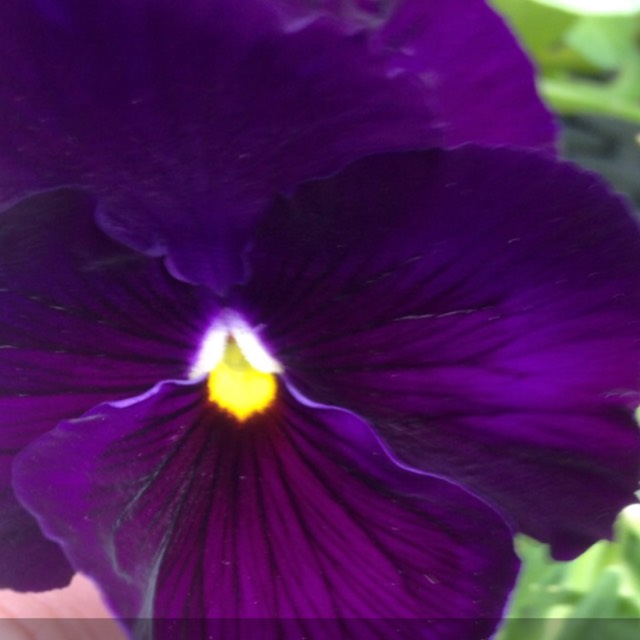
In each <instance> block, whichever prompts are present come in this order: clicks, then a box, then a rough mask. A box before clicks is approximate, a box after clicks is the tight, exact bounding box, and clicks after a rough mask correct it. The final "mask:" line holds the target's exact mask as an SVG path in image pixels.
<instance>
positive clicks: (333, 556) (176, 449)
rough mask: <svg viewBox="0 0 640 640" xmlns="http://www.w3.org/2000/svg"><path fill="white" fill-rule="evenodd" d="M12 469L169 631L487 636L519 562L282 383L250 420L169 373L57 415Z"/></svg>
mask: <svg viewBox="0 0 640 640" xmlns="http://www.w3.org/2000/svg"><path fill="white" fill-rule="evenodd" d="M14 480H15V483H16V487H17V490H18V492H19V495H20V497H21V500H23V501H24V503H25V504H27V505H28V507H29V508H30V509H31V510H33V511H34V512H35V513H36V514H37V516H38V519H39V521H40V523H41V525H42V526H43V528H44V530H45V531H47V533H48V534H49V535H50V536H51V537H52V538H53V539H56V540H58V541H59V542H60V543H61V544H62V545H64V547H65V549H66V551H67V553H68V554H69V556H70V558H72V560H73V562H74V565H75V566H77V567H78V568H79V569H80V570H82V571H84V572H86V573H88V574H89V575H91V576H92V577H94V578H95V579H96V580H97V581H98V582H99V584H100V585H101V586H102V588H103V589H104V591H105V593H106V594H107V597H108V598H109V600H110V602H111V604H112V606H113V607H114V609H115V611H116V612H117V613H118V614H119V615H121V616H122V617H124V618H143V619H144V618H149V617H151V616H152V615H153V616H154V617H156V618H159V622H158V623H157V626H156V636H154V637H156V638H158V639H159V640H161V639H163V638H176V637H183V636H182V635H180V633H182V634H185V633H187V630H189V629H190V630H191V633H190V635H189V637H194V636H195V637H210V635H211V634H213V635H216V632H215V631H216V630H218V632H219V631H220V629H221V628H222V627H223V626H224V625H227V632H226V633H225V638H246V637H249V636H248V635H247V633H249V630H250V629H251V628H252V627H251V625H254V626H253V629H254V630H255V629H260V631H261V633H263V634H264V635H260V636H259V637H261V638H276V637H277V638H294V637H295V638H299V637H300V634H301V633H303V635H305V636H306V637H308V638H326V637H331V638H351V637H353V635H350V629H351V630H353V629H355V628H359V629H360V631H359V633H358V635H357V637H359V638H367V639H368V638H371V640H373V639H374V638H377V639H380V638H388V637H391V635H390V634H391V631H392V630H393V629H394V625H396V624H397V625H400V627H402V625H403V624H404V625H406V626H407V628H409V627H411V629H412V630H413V634H412V635H411V637H416V638H438V640H446V639H448V638H451V639H452V640H453V639H454V638H455V640H459V639H460V638H482V637H487V635H488V634H489V633H490V632H491V630H492V629H493V627H494V625H495V621H496V619H497V618H498V617H499V616H500V614H501V611H502V607H503V606H504V602H505V599H506V596H507V595H508V593H509V590H510V588H511V586H512V582H513V579H514V575H515V571H516V565H517V561H516V558H515V556H514V554H513V551H512V546H511V538H510V533H509V531H508V529H507V528H506V527H505V526H504V523H503V522H502V521H501V520H500V519H499V518H498V516H497V515H496V513H495V512H494V511H493V510H492V509H490V508H489V507H487V506H486V505H484V503H482V502H480V501H478V500H477V499H476V498H474V497H472V496H471V495H470V494H468V493H466V492H465V491H463V490H462V489H460V488H459V487H456V486H455V485H453V484H450V483H448V482H445V481H443V480H440V479H438V478H434V477H431V476H427V475H424V474H421V473H418V472H414V471H411V470H409V469H407V468H403V467H401V466H399V465H398V464H396V463H395V462H394V461H392V460H391V458H390V457H389V456H388V454H387V453H386V451H385V450H384V449H383V448H382V447H381V445H380V443H379V441H378V440H377V438H376V437H375V436H374V434H373V432H372V430H371V429H370V427H369V426H368V425H367V424H366V423H364V422H363V421H361V420H360V419H358V418H356V417H355V416H353V415H352V414H350V413H347V412H345V411H341V410H338V409H333V408H329V407H322V406H318V405H311V404H310V403H308V402H306V401H305V400H304V398H302V397H300V396H297V395H296V394H295V393H294V394H292V392H290V391H288V390H287V389H286V388H285V387H284V386H281V387H280V390H279V396H278V399H277V402H276V404H275V405H274V406H273V407H271V408H270V409H269V410H268V411H267V412H266V413H264V414H262V415H260V414H258V415H256V416H254V417H253V418H251V419H249V420H248V421H247V422H246V423H244V424H243V425H241V426H240V425H238V423H237V422H235V421H234V420H233V419H232V418H231V417H228V416H227V414H225V413H222V412H220V411H219V410H217V409H216V408H215V406H214V405H211V404H208V403H207V400H206V397H205V390H204V389H203V388H202V386H201V385H197V386H193V385H177V384H174V383H163V384H161V385H159V387H158V388H157V389H156V391H155V393H154V394H151V395H147V396H146V397H145V398H143V399H141V400H140V401H139V402H137V403H128V405H127V406H122V405H120V406H119V405H117V404H115V405H114V404H105V405H102V406H100V407H98V408H96V409H94V410H93V411H91V412H90V413H88V414H87V415H86V416H85V417H83V418H81V419H79V420H74V421H70V422H67V423H63V424H61V425H59V427H58V428H56V430H55V431H53V432H51V433H49V434H47V435H45V436H43V437H42V438H41V439H40V440H38V441H36V442H34V443H33V444H32V445H31V446H30V447H29V448H28V449H27V450H25V451H24V452H23V454H22V455H21V456H20V458H19V460H18V461H17V463H16V468H15V478H14ZM61 494H62V495H65V496H67V499H65V500H58V499H56V496H59V495H61ZM167 618H168V619H171V620H173V624H168V623H166V622H163V619H167ZM247 618H248V619H250V620H245V621H244V622H243V619H247ZM274 619H275V620H274ZM282 619H286V620H287V621H286V622H285V621H283V620H282ZM320 619H328V620H325V623H324V624H323V623H322V621H321V620H320ZM335 619H344V620H342V621H340V620H335ZM332 620H333V622H332ZM142 624H144V620H143V621H142ZM255 625H257V627H256V626H255ZM350 625H351V627H350ZM327 633H328V636H327ZM360 633H361V634H360ZM199 634H201V636H200V635H199ZM243 634H244V635H243ZM184 637H186V636H184ZM251 637H257V636H254V635H252V636H251ZM407 637H408V636H407Z"/></svg>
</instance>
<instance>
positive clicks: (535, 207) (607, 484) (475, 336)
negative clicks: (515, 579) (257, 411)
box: [234, 147, 640, 558]
mask: <svg viewBox="0 0 640 640" xmlns="http://www.w3.org/2000/svg"><path fill="white" fill-rule="evenodd" d="M251 264H252V268H253V270H254V277H253V279H252V281H251V282H250V284H249V285H248V286H247V287H246V288H245V289H239V290H238V292H237V300H236V302H235V303H234V304H235V306H236V307H238V308H239V309H243V310H244V313H245V315H247V317H249V318H250V319H251V322H252V323H253V324H254V325H256V326H257V325H261V326H263V327H264V333H263V335H264V337H265V339H266V340H267V341H268V342H269V344H270V346H271V349H272V353H274V354H275V356H276V357H277V358H278V360H279V361H280V362H281V363H282V364H283V366H284V368H285V371H286V372H287V376H288V377H289V379H290V380H291V381H293V383H294V384H295V385H296V386H297V387H298V388H300V389H301V390H302V391H303V392H304V393H305V394H306V395H308V396H309V397H311V398H313V399H315V400H317V401H319V402H323V403H326V404H331V405H334V406H341V407H345V408H347V409H349V410H351V411H354V412H355V413H357V414H359V415H362V416H364V417H365V418H366V419H367V420H369V421H371V422H372V423H373V424H374V426H375V428H376V429H377V430H378V433H379V434H380V435H381V436H382V437H383V439H384V440H385V442H386V443H387V444H389V445H390V446H391V447H392V449H393V451H394V452H395V454H396V455H398V456H399V457H400V458H401V459H402V460H404V461H406V462H408V463H409V464H411V465H412V466H414V467H418V468H420V469H424V470H427V471H429V472H434V473H438V474H441V475H444V476H445V477H449V478H453V479H454V480H455V481H457V482H460V483H463V484H464V485H466V486H468V487H472V488H473V491H474V492H476V491H477V492H478V493H479V494H480V495H482V496H484V497H485V498H486V499H488V500H490V501H491V502H492V503H493V504H494V505H496V506H498V507H499V508H501V509H502V510H503V512H504V513H505V514H506V515H507V516H508V517H509V518H510V519H511V520H512V522H513V523H514V524H515V525H516V526H517V527H518V528H519V529H521V530H523V531H524V532H525V533H527V534H529V535H532V536H535V537H537V538H539V539H541V540H544V541H547V542H550V543H551V544H552V545H553V546H554V549H555V553H556V554H558V556H559V557H563V558H564V557H569V556H572V555H574V554H576V553H578V552H579V551H580V550H582V549H584V548H585V547H586V546H587V545H589V544H590V543H592V542H593V541H595V540H596V539H598V538H600V537H603V536H606V535H607V534H608V533H609V532H610V527H611V524H612V522H613V519H614V517H615V514H616V513H617V511H619V509H621V508H622V507H623V506H624V505H626V504H628V503H629V502H631V501H633V500H634V498H633V492H634V491H635V490H636V489H637V486H638V475H639V460H640V432H639V430H638V427H637V425H636V423H635V421H634V418H633V409H634V408H635V406H637V405H638V404H639V388H638V385H639V379H640V376H639V372H640V371H639V370H640V234H639V233H638V228H637V224H636V222H635V221H634V220H633V219H632V216H631V215H630V213H629V211H628V210H627V209H626V208H625V206H624V205H623V204H622V203H621V202H620V200H619V199H618V198H616V197H614V196H612V195H611V194H610V192H609V191H608V190H607V188H606V187H604V186H603V184H602V183H601V181H600V180H598V179H596V178H594V177H593V176H591V175H590V174H585V173H583V172H581V171H578V170H577V169H574V168H572V167H571V166H570V165H567V164H564V163H556V162H555V161H552V160H549V159H547V158H544V157H541V156H539V155H537V154H533V153H528V152H518V151H515V150H507V149H494V150H489V149H482V148H474V147H468V148H461V149H458V150H454V151H450V152H435V151H434V152H432V153H415V154H406V155H403V154H398V155H390V156H385V157H377V158H370V159H367V160H363V161H361V162H359V163H356V164H355V165H354V166H352V167H351V168H349V169H348V170H347V171H345V172H344V173H343V174H341V175H339V176H337V177H335V178H333V179H329V180H326V181H321V182H317V183H313V184H309V185H307V186H305V187H302V188H301V189H300V190H299V191H298V193H297V194H296V196H295V197H293V198H292V199H291V200H289V201H285V200H282V201H281V202H280V203H279V204H277V205H276V206H275V207H274V209H273V210H272V212H271V214H270V217H269V219H268V220H266V221H265V224H264V226H263V227H262V230H261V232H260V233H259V237H258V239H257V241H256V244H255V247H254V251H253V254H252V256H251Z"/></svg>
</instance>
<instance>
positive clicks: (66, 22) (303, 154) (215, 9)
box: [0, 0, 441, 291]
mask: <svg viewBox="0 0 640 640" xmlns="http://www.w3.org/2000/svg"><path fill="white" fill-rule="evenodd" d="M0 68H2V73H0V118H1V119H2V121H3V122H4V123H5V125H4V126H3V127H2V129H1V130H0V201H6V200H7V199H11V198H14V197H18V196H20V195H23V194H24V193H25V191H33V190H35V189H43V188H52V187H59V186H61V185H67V184H73V185H78V186H82V187H85V188H87V189H88V190H90V191H91V192H92V193H93V194H94V195H95V196H96V197H97V198H99V200H100V203H101V209H100V211H101V214H100V215H101V220H102V224H103V226H104V228H105V229H107V230H108V231H109V233H110V234H112V235H113V236H114V237H115V238H117V239H119V240H121V241H122V242H124V243H125V244H128V245H129V246H131V247H134V248H136V249H139V250H142V251H145V252H147V253H148V254H151V255H166V256H167V257H168V261H169V265H170V267H171V269H172V270H173V272H174V273H175V274H177V275H179V276H180V277H181V278H183V279H185V280H189V281H192V282H197V283H204V282H206V283H207V284H209V285H210V286H212V287H213V288H215V289H217V290H219V291H223V290H225V289H226V288H227V287H228V286H229V285H230V284H231V283H233V282H236V281H238V280H242V278H243V273H244V272H243V262H242V254H243V250H244V248H245V245H246V243H247V241H248V239H249V235H250V231H251V229H252V223H253V222H254V220H255V219H256V217H257V216H258V215H259V214H260V213H261V212H262V210H263V207H264V205H265V202H266V201H268V200H269V199H270V198H271V196H272V194H274V193H276V192H280V191H286V190H288V189H290V188H291V187H292V186H294V185H295V184H297V183H298V182H300V181H301V180H303V179H311V178H313V177H319V176H321V175H327V174H328V173H330V172H333V171H336V170H337V169H339V168H340V167H341V166H343V165H344V164H345V163H347V162H349V161H351V160H353V159H355V158H359V157H362V156H364V155H367V154H369V153H372V152H377V151H388V150H394V149H405V148H415V147H416V146H424V145H430V144H433V143H435V142H438V141H439V140H440V139H441V136H440V133H439V132H438V129H439V124H438V123H437V122H435V120H434V118H433V117H432V115H431V111H430V107H429V105H428V101H429V100H430V98H429V96H428V94H427V92H426V91H425V89H424V87H422V86H420V85H419V84H418V83H416V82H415V80H414V79H413V78H412V77H411V74H396V77H394V78H391V77H389V75H388V71H387V67H386V63H385V61H384V60H383V59H382V56H381V55H378V54H376V53H375V52H373V51H371V50H369V48H368V46H367V44H366V42H365V41H364V40H363V38H362V37H360V36H358V35H357V34H354V35H346V34H344V33H340V32H339V31H338V30H337V29H335V28H333V27H332V26H331V25H329V24H311V25H308V26H307V27H306V28H304V29H302V30H293V31H291V30H289V31H287V30H285V29H284V28H283V26H282V25H280V24H278V22H277V21H276V19H275V16H274V15H273V14H272V12H271V10H270V9H269V8H268V7H266V6H263V5H261V4H260V2H258V1H257V0H211V1H207V2H201V1H200V0H185V1H184V2H180V3H177V2H174V1H172V0H136V1H135V2H131V1H129V0H92V2H86V1H85V0H55V1H54V0H48V1H46V2H44V1H42V0H6V1H4V2H2V3H0Z"/></svg>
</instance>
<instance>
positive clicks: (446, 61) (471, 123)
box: [265, 0, 556, 150]
mask: <svg viewBox="0 0 640 640" xmlns="http://www.w3.org/2000/svg"><path fill="white" fill-rule="evenodd" d="M265 1H266V2H267V3H271V4H273V2H272V0H265ZM275 4H276V5H278V6H279V7H280V8H281V10H282V11H283V17H284V19H285V20H291V19H294V18H297V19H298V20H299V21H304V20H311V19H312V18H313V16H331V17H333V18H336V19H338V20H339V22H340V23H341V24H342V25H343V26H344V27H346V28H347V29H348V30H349V31H352V32H354V31H355V32H358V31H363V32H364V33H365V34H366V35H367V37H368V41H369V44H370V46H371V49H372V50H373V51H375V52H376V53H382V54H384V55H386V59H387V65H388V69H389V72H390V73H391V74H393V73H394V72H395V73H398V72H401V73H406V72H410V73H412V74H414V75H415V77H416V78H417V79H419V80H420V82H422V83H423V84H424V86H425V87H426V88H427V90H428V91H429V92H430V93H431V95H432V96H433V104H434V106H435V115H436V117H437V119H438V120H439V123H440V125H441V126H442V129H443V134H444V140H445V144H447V145H455V144H461V143H465V142H478V143H480V142H481V143H485V144H513V145H521V146H531V147H540V148H543V149H549V150H552V149H553V145H554V138H555V133H556V127H555V125H554V123H553V118H552V116H551V114H550V113H549V111H548V110H547V109H546V107H545V106H544V105H543V103H542V101H541V100H540V98H539V97H538V95H537V93H536V88H535V84H534V70H533V67H532V65H531V63H530V62H529V60H528V59H527V56H526V55H525V53H524V52H523V51H522V50H521V49H520V47H519V45H518V43H517V42H516V39H515V38H514V36H513V35H512V34H511V32H510V31H509V29H508V27H507V26H506V25H505V24H504V22H503V21H502V20H501V18H500V17H498V15H496V13H495V12H494V11H493V10H492V9H490V8H489V7H488V6H487V4H486V3H485V2H483V1H482V0H447V1H446V2H442V1H441V0H390V1H389V0H276V3H275Z"/></svg>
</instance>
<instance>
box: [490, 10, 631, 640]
mask: <svg viewBox="0 0 640 640" xmlns="http://www.w3.org/2000/svg"><path fill="white" fill-rule="evenodd" d="M490 4H492V5H493V6H494V7H495V9H497V10H498V11H499V12H500V13H501V14H502V15H503V16H504V18H505V19H506V20H507V22H508V23H509V24H510V26H511V28H512V29H513V32H514V33H515V35H516V37H517V38H518V39H519V41H520V43H521V44H522V46H523V47H524V48H525V50H527V52H528V53H529V55H530V57H531V59H532V60H533V62H534V64H535V65H536V67H537V69H538V88H539V91H540V95H541V96H542V98H543V99H544V100H545V101H546V103H547V105H548V106H549V107H550V108H551V109H552V110H553V111H554V112H555V113H556V114H558V117H559V119H560V124H561V127H562V154H563V155H564V156H565V157H567V158H569V159H570V160H573V161H575V162H577V163H578V164H581V165H582V166H584V167H586V168H588V169H591V170H593V171H597V172H598V173H600V174H601V175H603V176H605V178H607V179H608V181H609V182H610V183H611V184H612V185H614V186H615V188H616V189H617V190H618V191H620V192H622V193H624V194H626V195H627V196H628V198H629V199H630V200H631V202H632V205H633V206H634V208H635V211H636V213H637V214H638V218H639V220H640V0H490ZM517 548H518V552H519V554H520V556H521V558H522V560H523V564H524V568H523V571H522V573H521V575H520V579H519V582H518V587H517V589H516V591H515V593H514V595H513V598H512V600H511V603H510V606H509V609H508V617H507V619H506V621H505V623H504V624H503V625H502V627H501V629H500V632H499V633H498V636H497V640H639V639H640V505H634V506H632V507H629V508H627V509H626V510H625V511H624V512H623V513H622V514H621V515H620V517H619V518H618V522H617V524H616V534H615V538H614V540H613V541H611V542H607V541H601V542H599V543H598V544H596V545H594V546H593V547H591V549H589V550H588V551H587V552H586V553H585V554H583V555H582V556H581V557H580V558H578V559H577V560H575V561H573V562H554V561H553V560H552V559H551V558H550V556H549V552H548V548H547V547H546V546H545V545H543V544H540V543H538V542H535V541H533V540H529V539H526V538H523V537H521V538H519V539H518V541H517Z"/></svg>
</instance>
